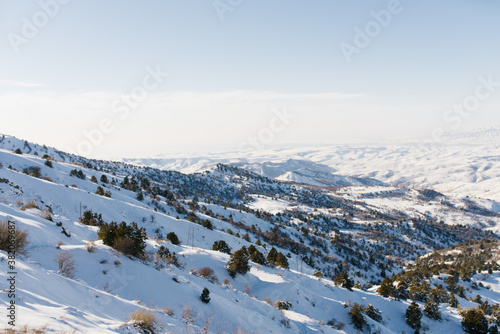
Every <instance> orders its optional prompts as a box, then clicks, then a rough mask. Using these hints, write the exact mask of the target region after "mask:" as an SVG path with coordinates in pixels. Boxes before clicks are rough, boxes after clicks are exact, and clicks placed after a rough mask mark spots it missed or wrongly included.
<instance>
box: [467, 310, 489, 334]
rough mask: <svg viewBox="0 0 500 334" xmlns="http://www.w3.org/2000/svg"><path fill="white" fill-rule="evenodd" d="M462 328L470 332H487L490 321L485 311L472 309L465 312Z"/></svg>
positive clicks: (478, 333) (482, 333) (481, 333)
mask: <svg viewBox="0 0 500 334" xmlns="http://www.w3.org/2000/svg"><path fill="white" fill-rule="evenodd" d="M462 328H463V330H464V332H466V333H469V334H487V333H488V321H487V320H486V318H485V316H484V314H483V312H481V311H480V310H478V309H470V310H467V311H465V312H464V313H463V318H462Z"/></svg>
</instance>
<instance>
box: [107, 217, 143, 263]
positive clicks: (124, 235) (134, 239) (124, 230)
mask: <svg viewBox="0 0 500 334" xmlns="http://www.w3.org/2000/svg"><path fill="white" fill-rule="evenodd" d="M97 236H98V237H99V239H101V240H102V242H103V243H104V244H105V245H108V246H111V247H113V248H115V249H116V250H118V251H120V252H122V253H124V254H126V255H132V256H137V257H142V256H144V249H145V248H146V243H145V241H144V240H145V239H146V230H145V229H144V228H143V227H142V228H138V227H137V224H136V223H132V224H130V225H128V224H127V223H125V222H121V223H120V224H117V223H115V222H111V223H109V224H107V223H104V224H102V225H101V226H100V227H99V231H98V232H97Z"/></svg>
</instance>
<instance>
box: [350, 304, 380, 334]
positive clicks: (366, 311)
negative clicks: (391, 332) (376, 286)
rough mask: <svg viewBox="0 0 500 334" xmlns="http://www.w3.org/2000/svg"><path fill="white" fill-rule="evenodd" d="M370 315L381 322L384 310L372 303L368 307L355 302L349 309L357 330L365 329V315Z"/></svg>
mask: <svg viewBox="0 0 500 334" xmlns="http://www.w3.org/2000/svg"><path fill="white" fill-rule="evenodd" d="M365 315H366V316H368V317H369V318H371V319H373V320H375V321H377V322H381V321H382V312H380V310H379V309H378V308H376V307H374V306H373V305H372V304H369V305H368V306H367V307H363V305H361V304H358V303H354V304H352V305H351V307H350V309H349V316H350V318H351V323H352V325H353V326H354V328H356V329H357V330H361V331H362V330H363V329H364V327H365V326H367V322H366V319H365V317H364V316H365Z"/></svg>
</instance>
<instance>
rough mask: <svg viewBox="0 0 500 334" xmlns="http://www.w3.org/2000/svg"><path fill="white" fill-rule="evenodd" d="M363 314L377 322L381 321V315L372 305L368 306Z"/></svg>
mask: <svg viewBox="0 0 500 334" xmlns="http://www.w3.org/2000/svg"><path fill="white" fill-rule="evenodd" d="M365 314H366V315H367V316H368V317H370V318H372V319H373V320H375V321H377V322H381V321H382V313H381V312H380V310H379V309H378V308H376V307H373V305H372V304H369V305H368V306H367V307H366V308H365Z"/></svg>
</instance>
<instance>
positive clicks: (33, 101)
mask: <svg viewBox="0 0 500 334" xmlns="http://www.w3.org/2000/svg"><path fill="white" fill-rule="evenodd" d="M61 2H64V3H65V4H60V3H59V2H58V1H57V0H40V1H5V0H3V1H2V0H0V9H1V10H0V36H2V38H1V39H0V50H1V53H0V57H1V58H0V59H1V62H0V115H1V120H0V133H7V134H11V135H15V136H17V137H21V138H25V139H28V140H32V141H35V142H39V143H44V144H48V145H51V146H56V147H58V148H61V149H65V150H70V151H74V152H76V151H78V150H77V147H78V145H79V144H81V142H82V141H88V140H89V139H88V138H86V137H85V135H84V132H85V131H87V133H89V132H92V131H93V129H97V128H98V127H99V124H100V122H101V121H102V120H103V119H107V120H109V121H110V122H112V125H113V126H112V128H113V130H112V131H109V132H108V133H104V134H103V136H102V140H101V138H98V136H97V135H96V136H97V137H95V138H94V139H95V140H96V143H97V144H92V147H91V149H88V150H84V152H80V153H85V154H86V155H90V156H95V157H119V156H132V155H133V156H141V155H151V154H155V153H163V152H168V151H175V150H177V151H178V150H223V149H237V148H238V147H239V146H240V144H241V143H242V142H245V141H246V140H247V139H248V137H249V136H258V135H259V133H261V131H262V129H265V128H268V127H269V124H270V122H271V121H272V119H273V117H275V116H274V113H273V110H274V109H275V108H277V107H278V108H283V106H286V108H287V110H289V112H290V113H293V115H294V116H295V118H294V119H293V120H291V122H290V123H289V124H286V126H285V127H284V128H283V129H282V128H281V127H280V130H279V131H274V133H273V137H272V140H266V141H265V143H262V145H261V146H262V147H267V146H273V145H282V144H288V143H289V144H292V143H295V144H306V143H307V144H311V143H313V144H314V143H317V144H335V143H338V142H349V141H359V140H373V139H374V138H375V139H380V138H392V137H401V136H419V137H426V136H427V137H429V136H430V134H431V133H432V131H433V130H435V129H436V128H439V129H443V130H452V129H453V127H456V128H457V129H458V130H467V129H469V128H477V127H484V126H491V125H500V116H499V114H500V113H499V112H498V109H499V105H500V87H496V88H494V91H493V92H492V93H491V96H488V98H485V99H481V101H480V104H479V106H478V107H477V108H474V110H473V111H471V112H469V113H468V115H469V116H467V117H465V116H463V115H462V116H459V114H453V113H452V114H448V116H450V115H451V116H455V120H456V117H460V118H462V121H460V122H458V121H457V120H456V121H455V122H451V121H450V120H449V118H448V121H446V120H443V115H444V114H445V113H446V110H447V109H449V108H452V107H453V105H454V104H461V103H462V102H464V101H465V100H466V99H467V97H469V96H471V95H472V96H473V95H474V94H475V90H476V88H477V86H478V85H480V82H481V81H480V80H478V77H483V78H487V77H488V76H489V75H492V77H493V80H494V81H500V61H499V59H500V43H499V33H500V20H498V15H499V14H500V3H499V2H497V1H485V0H483V1H457V0H453V1H451V0H447V1H439V2H438V1H430V0H421V1H409V0H402V1H399V5H398V6H397V8H398V9H399V10H398V12H397V13H394V14H391V18H390V22H389V24H387V25H386V26H381V25H380V24H379V28H380V31H379V32H376V33H375V34H374V36H373V37H371V42H370V44H369V45H368V46H367V47H364V48H359V54H353V55H352V57H351V61H350V62H348V61H347V60H346V57H345V56H344V54H343V53H342V51H341V47H340V45H341V43H349V44H351V45H354V46H355V44H354V38H355V34H356V33H355V29H356V27H357V28H359V29H361V30H362V31H364V30H365V28H366V26H367V24H368V25H369V24H370V22H371V23H374V22H376V21H375V19H374V16H373V14H372V11H375V12H377V13H378V12H380V11H381V10H387V8H388V7H389V6H391V5H390V4H391V3H396V2H394V1H347V0H344V1H336V0H328V1H327V0H314V1H311V0H309V1H306V0H300V1H299V0H286V1H285V0H276V1H264V0H252V1H250V0H242V1H236V0H233V1H229V2H228V1H227V0H220V1H219V3H225V4H227V3H233V4H236V5H235V6H234V7H233V8H232V10H231V11H227V12H225V13H224V15H223V18H224V20H221V19H220V17H219V15H218V13H217V11H216V9H215V8H214V5H213V1H206V0H205V1H201V0H191V1H181V0H178V1H165V0H162V1H159V0H158V1H147V2H145V1H124V0H120V1H118V0H109V1H102V0H100V1H97V0H85V1H81V0H80V1H79V0H72V1H68V0H65V1H62V0H61ZM66 2H67V3H66ZM54 3H57V4H58V5H57V6H58V7H59V8H58V9H56V11H57V13H55V14H54V15H52V16H50V15H48V14H45V12H47V9H45V10H44V9H43V8H42V5H41V4H52V5H51V6H49V8H52V9H54V7H53V4H54ZM238 3H239V4H238ZM44 15H45V16H44ZM46 18H48V19H47V20H46V22H45V21H43V20H44V19H46ZM26 20H27V21H26ZM36 20H39V21H36ZM26 22H30V23H26ZM31 23H33V24H35V27H36V26H37V25H38V27H36V29H37V31H36V32H35V33H33V32H32V31H31V33H32V35H29V34H28V35H26V31H28V32H29V29H27V28H26V25H27V24H28V25H29V24H31ZM375 24H378V23H375ZM372 26H373V24H372ZM20 41H22V42H20ZM16 43H17V44H16ZM16 49H17V50H16ZM16 51H17V52H16ZM147 68H150V69H155V68H159V69H161V71H163V72H168V73H169V76H168V77H166V78H165V79H164V80H163V81H162V82H161V84H159V85H158V87H155V88H154V89H152V90H151V91H149V92H148V95H147V97H146V98H145V99H143V100H141V101H140V103H138V105H137V107H136V108H135V107H134V108H133V109H132V110H130V113H129V116H127V117H124V118H120V117H118V115H117V113H114V112H113V108H112V105H113V102H114V101H116V100H117V99H120V97H121V96H122V95H123V94H130V93H131V92H132V90H133V88H134V87H135V86H137V85H142V82H143V78H144V77H145V76H147V75H148V70H147ZM485 91H486V90H485ZM94 134H95V133H94ZM131 134H134V136H133V139H132V136H131ZM82 145H83V146H82ZM87 146H88V145H87ZM81 147H86V146H85V145H84V144H81Z"/></svg>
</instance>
